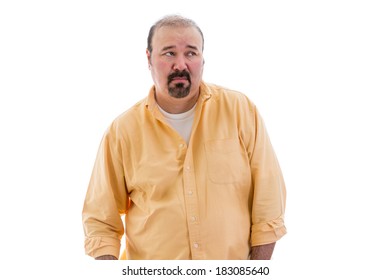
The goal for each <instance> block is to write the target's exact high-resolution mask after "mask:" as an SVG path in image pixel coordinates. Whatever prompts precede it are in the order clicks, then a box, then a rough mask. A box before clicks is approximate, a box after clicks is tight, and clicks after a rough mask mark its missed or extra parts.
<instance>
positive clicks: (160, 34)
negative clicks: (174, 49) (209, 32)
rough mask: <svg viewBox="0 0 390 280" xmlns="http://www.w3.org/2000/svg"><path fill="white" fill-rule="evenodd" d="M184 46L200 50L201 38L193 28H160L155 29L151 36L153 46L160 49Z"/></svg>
mask: <svg viewBox="0 0 390 280" xmlns="http://www.w3.org/2000/svg"><path fill="white" fill-rule="evenodd" d="M176 44H184V45H186V46H187V45H188V46H191V47H196V48H198V49H201V48H202V47H201V46H202V36H201V34H200V32H199V30H197V29H196V28H195V27H193V26H188V27H182V26H162V27H159V28H158V29H156V31H155V34H154V36H153V45H154V46H155V47H156V46H157V45H159V46H160V47H162V48H165V47H167V46H176Z"/></svg>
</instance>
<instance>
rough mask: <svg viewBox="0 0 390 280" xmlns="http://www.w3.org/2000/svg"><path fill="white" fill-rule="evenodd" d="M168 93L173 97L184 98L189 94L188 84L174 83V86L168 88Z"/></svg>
mask: <svg viewBox="0 0 390 280" xmlns="http://www.w3.org/2000/svg"><path fill="white" fill-rule="evenodd" d="M168 92H169V95H170V96H172V97H174V98H184V97H187V96H188V95H189V94H190V86H187V87H184V84H182V83H180V84H176V85H175V87H170V88H169V91H168Z"/></svg>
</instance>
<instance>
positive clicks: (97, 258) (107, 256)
mask: <svg viewBox="0 0 390 280" xmlns="http://www.w3.org/2000/svg"><path fill="white" fill-rule="evenodd" d="M95 260H111V261H114V260H117V258H116V257H114V256H112V255H104V256H100V257H96V258H95Z"/></svg>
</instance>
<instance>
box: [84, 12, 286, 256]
mask: <svg viewBox="0 0 390 280" xmlns="http://www.w3.org/2000/svg"><path fill="white" fill-rule="evenodd" d="M203 46H204V39H203V34H202V32H201V30H200V28H199V27H198V26H197V25H196V24H195V23H194V22H193V21H192V20H189V19H186V18H183V17H180V16H168V17H165V18H163V19H161V20H160V21H158V22H157V23H156V24H155V25H153V26H152V27H151V29H150V32H149V36H148V47H147V50H146V55H147V59H148V62H149V69H150V71H151V74H152V78H153V81H154V86H153V87H152V88H151V90H150V92H149V95H148V97H147V98H145V99H144V100H142V101H140V102H138V103H137V104H135V105H134V106H133V107H132V108H130V109H129V110H128V111H126V112H125V113H123V114H122V115H120V116H119V117H118V118H117V119H116V120H115V121H114V122H113V123H112V125H111V126H110V127H109V129H108V130H107V131H106V133H105V135H104V138H103V140H102V143H101V146H100V149H99V152H98V155H97V159H96V163H95V166H94V169H93V173H92V176H91V181H90V184H89V187H88V191H87V195H86V198H85V203H84V209H83V225H84V232H85V237H86V238H85V250H86V253H87V254H88V255H90V256H92V257H94V258H96V259H117V258H118V257H119V251H120V241H121V237H122V235H123V234H124V232H125V234H126V257H127V258H128V259H248V258H250V259H270V258H271V256H272V252H273V249H274V245H275V242H276V241H277V240H279V239H280V238H281V237H282V236H283V235H284V234H285V233H286V229H285V226H284V220H283V217H284V208H285V186H284V181H283V177H282V174H281V171H280V168H279V164H278V161H277V159H276V156H275V154H274V152H273V149H272V147H271V144H270V141H269V138H268V136H267V133H266V130H265V127H264V124H263V121H262V119H261V117H260V116H259V114H258V113H257V110H256V107H255V106H254V104H253V103H252V102H251V101H250V100H248V98H247V97H246V96H244V95H243V94H241V93H238V92H235V91H232V90H228V89H225V88H222V87H219V86H216V85H211V84H207V83H205V82H203V81H202V73H203V65H204V60H203V55H202V54H203ZM121 215H125V216H124V221H125V225H126V226H125V228H124V226H123V223H122V219H121Z"/></svg>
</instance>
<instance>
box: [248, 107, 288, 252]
mask: <svg viewBox="0 0 390 280" xmlns="http://www.w3.org/2000/svg"><path fill="white" fill-rule="evenodd" d="M254 126H255V130H254V131H255V134H254V137H253V138H252V139H253V141H252V145H253V146H252V148H253V149H252V154H251V158H250V162H251V172H252V182H253V189H254V193H253V204H252V228H251V245H252V246H258V245H264V244H269V243H273V242H276V241H277V240H279V239H280V238H281V237H282V236H283V235H285V234H286V227H285V225H284V211H285V203H286V188H285V183H284V179H283V175H282V171H281V169H280V166H279V163H278V160H277V157H276V155H275V152H274V150H273V147H272V145H271V142H270V139H269V137H268V134H267V131H266V128H265V125H264V122H263V120H262V118H261V116H260V115H259V113H258V112H257V110H256V109H254Z"/></svg>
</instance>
